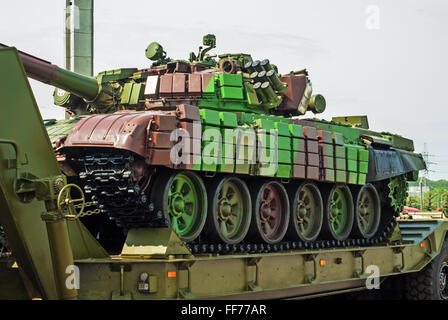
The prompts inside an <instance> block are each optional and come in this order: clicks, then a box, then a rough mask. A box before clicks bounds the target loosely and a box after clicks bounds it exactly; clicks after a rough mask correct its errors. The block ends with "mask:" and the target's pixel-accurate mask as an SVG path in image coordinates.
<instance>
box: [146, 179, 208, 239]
mask: <svg viewBox="0 0 448 320" xmlns="http://www.w3.org/2000/svg"><path fill="white" fill-rule="evenodd" d="M151 200H152V201H153V202H154V204H155V207H156V208H160V209H162V212H163V215H164V217H165V219H166V220H167V221H168V222H169V224H170V226H171V227H172V228H173V230H174V231H175V232H176V233H177V235H178V236H179V237H180V238H181V239H182V240H183V241H186V242H189V241H192V240H194V239H196V238H197V237H198V236H199V234H200V233H201V231H202V229H203V227H204V224H205V220H206V218H207V194H206V190H205V186H204V183H203V182H202V179H201V178H200V177H199V176H198V175H197V174H195V173H194V172H191V171H181V172H173V173H168V172H162V173H160V176H159V177H158V178H157V180H156V181H155V182H154V185H153V187H152V192H151Z"/></svg>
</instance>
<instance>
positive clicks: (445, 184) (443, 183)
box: [409, 178, 448, 188]
mask: <svg viewBox="0 0 448 320" xmlns="http://www.w3.org/2000/svg"><path fill="white" fill-rule="evenodd" d="M418 185H419V181H410V182H409V186H411V187H418ZM423 185H426V186H428V187H430V188H448V180H444V179H441V180H437V181H434V180H429V179H427V180H426V184H425V178H423Z"/></svg>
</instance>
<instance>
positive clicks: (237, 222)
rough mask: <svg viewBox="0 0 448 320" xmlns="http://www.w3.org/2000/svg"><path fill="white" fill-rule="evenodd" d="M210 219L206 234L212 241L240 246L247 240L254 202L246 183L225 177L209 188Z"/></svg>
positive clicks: (209, 185) (208, 186) (208, 218)
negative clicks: (240, 243) (252, 203)
mask: <svg viewBox="0 0 448 320" xmlns="http://www.w3.org/2000/svg"><path fill="white" fill-rule="evenodd" d="M207 191H208V199H209V201H208V203H209V206H208V217H207V224H206V226H205V230H204V231H205V233H206V235H207V237H208V238H209V239H210V240H215V241H223V242H225V243H228V244H236V243H239V242H241V241H243V239H244V238H245V237H246V235H247V232H248V230H249V226H250V220H251V214H250V213H251V210H252V205H251V200H250V194H249V189H248V188H247V186H246V184H245V182H244V181H242V180H240V179H238V178H236V177H225V178H222V179H218V180H217V181H213V182H212V183H210V184H208V185H207Z"/></svg>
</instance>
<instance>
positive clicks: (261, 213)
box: [250, 181, 289, 244]
mask: <svg viewBox="0 0 448 320" xmlns="http://www.w3.org/2000/svg"><path fill="white" fill-rule="evenodd" d="M251 196H252V203H253V204H254V205H253V207H252V221H251V227H250V234H251V237H252V238H253V239H255V240H261V241H264V242H266V243H268V244H274V243H278V242H280V241H281V240H282V239H283V237H284V236H285V234H286V231H287V229H288V223H289V200H288V194H287V193H286V189H285V187H283V185H282V184H281V183H278V182H276V181H267V182H265V183H263V184H261V185H259V183H258V185H257V184H256V183H255V184H254V185H253V186H252V188H251Z"/></svg>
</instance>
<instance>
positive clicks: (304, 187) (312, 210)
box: [287, 182, 324, 241]
mask: <svg viewBox="0 0 448 320" xmlns="http://www.w3.org/2000/svg"><path fill="white" fill-rule="evenodd" d="M289 195H290V208H291V215H290V218H289V227H288V231H287V235H288V238H289V239H290V240H293V241H298V240H299V241H314V240H316V239H317V237H318V236H319V233H320V230H321V229H322V222H323V218H324V210H323V208H324V204H323V200H322V196H321V194H320V191H319V188H318V187H317V186H316V184H314V183H312V182H303V183H301V184H300V185H299V186H297V185H291V187H290V188H289Z"/></svg>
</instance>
